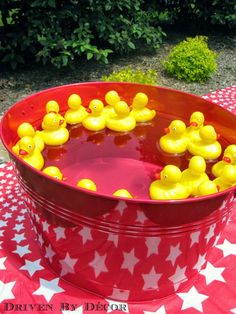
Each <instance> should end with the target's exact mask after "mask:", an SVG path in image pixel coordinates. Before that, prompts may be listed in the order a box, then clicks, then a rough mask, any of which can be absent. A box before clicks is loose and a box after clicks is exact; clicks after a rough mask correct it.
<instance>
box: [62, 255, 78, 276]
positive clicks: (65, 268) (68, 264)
mask: <svg viewBox="0 0 236 314" xmlns="http://www.w3.org/2000/svg"><path fill="white" fill-rule="evenodd" d="M77 261H78V259H77V258H71V257H70V255H69V253H66V256H65V258H64V259H61V260H59V263H60V264H61V268H62V270H61V276H64V275H66V274H68V273H71V274H74V273H75V270H74V266H75V264H76V263H77Z"/></svg>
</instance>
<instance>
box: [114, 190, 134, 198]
mask: <svg viewBox="0 0 236 314" xmlns="http://www.w3.org/2000/svg"><path fill="white" fill-rule="evenodd" d="M112 195H114V196H119V197H125V198H133V196H132V195H131V194H130V192H129V191H127V190H126V189H119V190H117V191H115V192H114V193H113V194H112Z"/></svg>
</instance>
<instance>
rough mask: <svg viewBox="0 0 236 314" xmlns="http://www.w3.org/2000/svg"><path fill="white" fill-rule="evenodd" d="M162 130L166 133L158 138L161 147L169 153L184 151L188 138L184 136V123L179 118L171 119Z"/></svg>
mask: <svg viewBox="0 0 236 314" xmlns="http://www.w3.org/2000/svg"><path fill="white" fill-rule="evenodd" d="M164 130H165V132H166V133H167V134H166V135H164V136H162V137H161V138H160V147H161V149H162V150H163V151H164V152H166V153H169V154H182V153H184V152H185V151H186V150H187V145H188V140H187V138H186V137H185V130H186V125H185V123H184V122H183V121H181V120H173V121H172V122H171V123H170V125H169V127H168V128H166V129H164Z"/></svg>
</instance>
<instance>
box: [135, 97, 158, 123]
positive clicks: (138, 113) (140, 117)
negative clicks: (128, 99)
mask: <svg viewBox="0 0 236 314" xmlns="http://www.w3.org/2000/svg"><path fill="white" fill-rule="evenodd" d="M147 104H148V96H147V95H146V94H144V93H137V94H136V95H135V97H134V99H133V102H132V111H131V115H132V116H133V117H134V118H135V120H136V122H148V121H151V120H152V119H153V118H154V117H155V115H156V111H155V110H151V109H149V108H147V107H146V106H147Z"/></svg>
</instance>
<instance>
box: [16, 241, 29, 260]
mask: <svg viewBox="0 0 236 314" xmlns="http://www.w3.org/2000/svg"><path fill="white" fill-rule="evenodd" d="M12 252H13V253H16V254H18V255H19V256H20V257H23V256H24V255H26V254H28V253H31V251H30V250H29V244H28V245H25V246H20V245H17V246H16V250H15V251H12Z"/></svg>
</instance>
